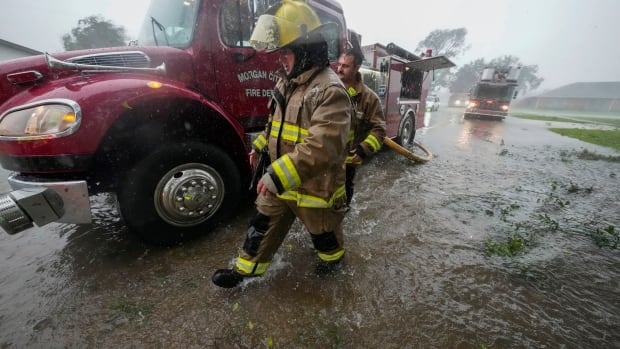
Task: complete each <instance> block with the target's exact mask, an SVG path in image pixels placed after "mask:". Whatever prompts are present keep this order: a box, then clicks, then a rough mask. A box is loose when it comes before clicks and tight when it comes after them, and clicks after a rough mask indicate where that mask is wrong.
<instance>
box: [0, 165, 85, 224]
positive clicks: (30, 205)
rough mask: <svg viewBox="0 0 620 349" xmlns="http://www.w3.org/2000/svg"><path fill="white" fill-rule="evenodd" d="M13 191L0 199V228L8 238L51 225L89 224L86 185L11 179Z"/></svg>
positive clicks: (72, 182)
mask: <svg viewBox="0 0 620 349" xmlns="http://www.w3.org/2000/svg"><path fill="white" fill-rule="evenodd" d="M8 182H9V185H10V186H11V188H13V189H14V190H13V191H12V192H10V193H7V194H3V195H0V226H1V227H2V228H3V229H4V230H5V231H6V232H7V233H8V234H16V233H19V232H20V231H22V230H25V229H28V228H31V227H32V226H33V223H34V224H36V225H37V226H42V225H45V224H48V223H51V222H59V223H75V224H84V223H90V222H91V211H90V202H89V200H88V186H87V184H86V181H58V182H47V181H46V182H43V181H34V180H29V179H26V178H20V177H19V176H18V175H11V176H10V177H9V178H8Z"/></svg>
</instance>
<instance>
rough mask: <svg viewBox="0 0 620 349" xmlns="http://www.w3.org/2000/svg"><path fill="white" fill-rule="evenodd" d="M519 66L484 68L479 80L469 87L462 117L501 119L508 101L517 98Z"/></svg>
mask: <svg viewBox="0 0 620 349" xmlns="http://www.w3.org/2000/svg"><path fill="white" fill-rule="evenodd" d="M520 69H521V68H520V67H518V68H514V67H508V68H505V69H504V68H486V69H484V70H483V71H482V75H481V76H480V80H479V81H478V82H477V83H476V84H475V85H474V86H473V87H472V88H471V90H470V93H469V103H468V105H467V108H466V109H465V113H464V114H463V118H465V119H468V118H492V119H499V120H503V119H504V118H505V117H506V115H508V110H509V109H510V102H511V100H512V99H515V98H517V87H518V85H519V83H518V81H517V80H518V78H519V73H520V72H521V70H520Z"/></svg>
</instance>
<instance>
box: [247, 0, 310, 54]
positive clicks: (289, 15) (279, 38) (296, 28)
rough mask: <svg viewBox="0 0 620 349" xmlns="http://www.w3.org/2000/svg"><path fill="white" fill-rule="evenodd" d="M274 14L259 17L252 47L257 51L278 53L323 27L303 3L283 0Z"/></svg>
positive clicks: (252, 39)
mask: <svg viewBox="0 0 620 349" xmlns="http://www.w3.org/2000/svg"><path fill="white" fill-rule="evenodd" d="M268 12H272V11H268ZM272 13H273V14H263V15H261V16H260V17H258V21H257V22H256V26H255V27H254V31H252V36H251V37H250V45H252V47H254V48H255V49H257V50H267V51H270V52H271V51H276V50H278V49H280V48H282V47H284V46H286V45H288V44H291V43H293V42H294V41H295V40H297V39H300V38H303V37H307V36H308V34H310V33H311V32H313V31H315V30H318V29H321V27H322V26H321V20H319V17H318V16H317V15H316V13H315V12H314V10H313V9H312V8H311V7H310V6H308V4H306V3H305V2H302V1H296V0H283V1H282V4H281V5H280V6H279V7H278V8H277V9H276V10H275V12H272Z"/></svg>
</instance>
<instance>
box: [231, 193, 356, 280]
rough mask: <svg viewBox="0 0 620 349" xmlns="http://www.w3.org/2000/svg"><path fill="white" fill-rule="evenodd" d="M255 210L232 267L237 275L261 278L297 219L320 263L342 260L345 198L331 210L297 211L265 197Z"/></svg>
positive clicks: (292, 205)
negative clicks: (308, 234)
mask: <svg viewBox="0 0 620 349" xmlns="http://www.w3.org/2000/svg"><path fill="white" fill-rule="evenodd" d="M256 210H257V211H258V212H257V214H256V216H255V217H254V219H252V221H251V222H250V226H249V227H248V231H247V235H246V239H245V242H244V244H243V250H242V251H241V253H240V254H239V257H238V258H237V262H236V264H235V269H236V270H237V271H238V272H240V273H242V274H244V275H261V274H263V273H264V272H265V271H266V270H267V268H268V267H269V264H270V263H271V260H272V259H273V256H274V255H275V253H276V252H277V250H278V248H279V247H280V245H281V244H282V242H283V241H284V238H285V237H286V234H287V233H288V231H289V229H290V228H291V225H292V224H293V222H294V221H295V219H296V218H299V220H300V221H301V222H302V223H303V224H304V226H305V227H306V229H307V230H308V232H309V233H310V236H311V238H312V243H313V244H314V248H315V249H316V251H317V254H318V256H319V258H320V259H321V260H322V261H324V262H328V263H329V262H337V261H339V260H340V259H342V257H343V256H344V247H343V233H342V221H343V219H344V212H345V198H344V197H343V198H341V199H339V200H337V202H336V203H335V204H334V206H333V207H331V208H307V207H298V206H297V202H295V201H291V200H282V199H280V198H278V197H276V196H275V195H273V194H271V193H267V194H266V195H258V198H257V199H256Z"/></svg>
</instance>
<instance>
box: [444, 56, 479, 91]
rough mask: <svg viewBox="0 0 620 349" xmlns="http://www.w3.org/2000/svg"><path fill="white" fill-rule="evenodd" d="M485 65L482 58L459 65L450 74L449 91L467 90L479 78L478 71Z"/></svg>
mask: <svg viewBox="0 0 620 349" xmlns="http://www.w3.org/2000/svg"><path fill="white" fill-rule="evenodd" d="M486 67H487V63H486V62H485V61H484V58H478V59H476V60H474V61H471V62H469V63H467V64H464V65H463V66H461V67H460V68H459V69H458V70H457V71H456V73H455V74H454V75H453V76H452V79H451V81H450V86H449V88H448V89H449V90H450V92H451V93H458V92H468V91H469V89H470V88H471V87H472V85H473V84H474V83H475V82H476V81H478V79H479V78H480V73H481V72H482V70H483V69H484V68H486Z"/></svg>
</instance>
